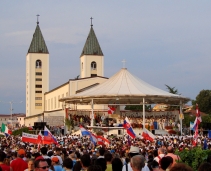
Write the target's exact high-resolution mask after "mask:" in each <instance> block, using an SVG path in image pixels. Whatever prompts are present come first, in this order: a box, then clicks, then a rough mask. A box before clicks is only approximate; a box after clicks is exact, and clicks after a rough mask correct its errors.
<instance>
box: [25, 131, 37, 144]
mask: <svg viewBox="0 0 211 171" xmlns="http://www.w3.org/2000/svg"><path fill="white" fill-rule="evenodd" d="M22 141H23V142H26V143H33V144H37V135H34V134H28V133H25V132H22Z"/></svg>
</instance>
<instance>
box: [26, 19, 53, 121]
mask: <svg viewBox="0 0 211 171" xmlns="http://www.w3.org/2000/svg"><path fill="white" fill-rule="evenodd" d="M38 16H39V15H38ZM38 16H37V17H38ZM48 91H49V52H48V48H47V46H46V44H45V40H44V38H43V36H42V32H41V30H40V26H39V21H38V18H37V26H36V29H35V32H34V34H33V38H32V41H31V44H30V47H29V49H28V53H27V55H26V117H29V116H33V115H35V114H40V113H43V111H44V93H45V92H48Z"/></svg>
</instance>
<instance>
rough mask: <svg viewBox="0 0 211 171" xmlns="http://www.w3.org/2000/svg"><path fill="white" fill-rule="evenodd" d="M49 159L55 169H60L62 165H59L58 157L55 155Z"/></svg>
mask: <svg viewBox="0 0 211 171" xmlns="http://www.w3.org/2000/svg"><path fill="white" fill-rule="evenodd" d="M51 161H52V165H53V167H54V170H55V171H62V166H61V165H60V163H59V159H58V157H57V156H53V157H52V158H51Z"/></svg>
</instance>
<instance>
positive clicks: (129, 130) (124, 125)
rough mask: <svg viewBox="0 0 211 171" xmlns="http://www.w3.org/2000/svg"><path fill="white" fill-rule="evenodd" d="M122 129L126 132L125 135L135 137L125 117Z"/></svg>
mask: <svg viewBox="0 0 211 171" xmlns="http://www.w3.org/2000/svg"><path fill="white" fill-rule="evenodd" d="M123 127H124V128H125V129H126V130H127V134H128V135H130V137H131V138H135V137H136V134H135V133H134V131H133V128H132V126H131V125H130V122H129V120H128V118H127V117H126V118H125V120H124V123H123Z"/></svg>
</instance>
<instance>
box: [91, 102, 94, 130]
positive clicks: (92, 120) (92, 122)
mask: <svg viewBox="0 0 211 171" xmlns="http://www.w3.org/2000/svg"><path fill="white" fill-rule="evenodd" d="M91 107H92V113H91V126H94V103H93V99H92V102H91Z"/></svg>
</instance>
